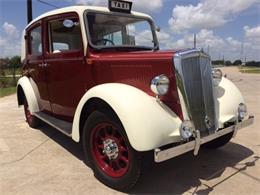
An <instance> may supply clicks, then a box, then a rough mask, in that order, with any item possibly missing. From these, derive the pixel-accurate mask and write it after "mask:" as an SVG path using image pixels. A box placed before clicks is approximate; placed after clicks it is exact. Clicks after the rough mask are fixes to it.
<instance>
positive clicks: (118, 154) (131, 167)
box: [81, 109, 142, 190]
mask: <svg viewBox="0 0 260 195" xmlns="http://www.w3.org/2000/svg"><path fill="white" fill-rule="evenodd" d="M81 139H82V145H83V151H84V162H85V163H86V164H87V165H88V166H90V167H91V168H92V169H93V172H94V175H95V177H96V178H97V179H98V180H99V181H101V182H102V183H104V184H105V185H107V186H109V187H112V188H114V189H116V190H129V189H130V188H132V187H133V186H134V185H135V184H136V182H137V181H138V179H139V177H140V174H141V160H142V154H141V153H140V152H138V151H136V150H134V149H133V148H132V147H131V144H130V143H129V141H128V137H127V134H126V132H125V130H124V127H123V125H122V124H121V122H120V120H119V118H118V117H117V115H116V114H115V113H114V112H113V111H111V110H109V109H108V110H102V111H94V112H93V113H91V114H90V116H89V117H88V118H87V120H86V122H85V125H84V127H83V133H82V137H81Z"/></svg>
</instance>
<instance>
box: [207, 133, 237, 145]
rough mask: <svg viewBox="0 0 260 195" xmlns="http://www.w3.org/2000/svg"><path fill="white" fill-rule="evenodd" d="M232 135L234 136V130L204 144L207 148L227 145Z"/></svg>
mask: <svg viewBox="0 0 260 195" xmlns="http://www.w3.org/2000/svg"><path fill="white" fill-rule="evenodd" d="M232 137H233V132H231V133H228V134H226V135H224V136H221V137H219V138H217V139H215V140H212V141H210V142H208V143H206V144H204V145H203V146H204V147H205V148H209V149H217V148H219V147H222V146H224V145H226V144H227V143H228V142H229V141H230V140H231V138H232Z"/></svg>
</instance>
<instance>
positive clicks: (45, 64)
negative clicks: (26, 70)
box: [38, 63, 49, 68]
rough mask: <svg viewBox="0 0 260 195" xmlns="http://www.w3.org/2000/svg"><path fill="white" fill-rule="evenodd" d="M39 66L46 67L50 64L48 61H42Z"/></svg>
mask: <svg viewBox="0 0 260 195" xmlns="http://www.w3.org/2000/svg"><path fill="white" fill-rule="evenodd" d="M38 66H39V67H42V68H46V67H48V66H49V64H47V63H41V64H39V65H38Z"/></svg>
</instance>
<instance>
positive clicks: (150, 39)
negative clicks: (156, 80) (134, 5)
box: [86, 12, 156, 49]
mask: <svg viewBox="0 0 260 195" xmlns="http://www.w3.org/2000/svg"><path fill="white" fill-rule="evenodd" d="M86 17H87V25H88V31H89V33H88V35H89V42H90V44H91V45H92V46H93V47H96V48H111V47H113V48H114V47H136V48H147V49H154V48H155V47H156V40H154V36H153V31H152V26H151V22H149V20H147V19H144V18H138V17H133V16H122V15H114V14H113V15H112V14H106V13H92V12H88V13H87V14H86Z"/></svg>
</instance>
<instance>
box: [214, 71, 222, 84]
mask: <svg viewBox="0 0 260 195" xmlns="http://www.w3.org/2000/svg"><path fill="white" fill-rule="evenodd" d="M212 77H213V83H214V85H218V84H219V83H220V81H221V80H222V71H221V70H220V69H213V70H212Z"/></svg>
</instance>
